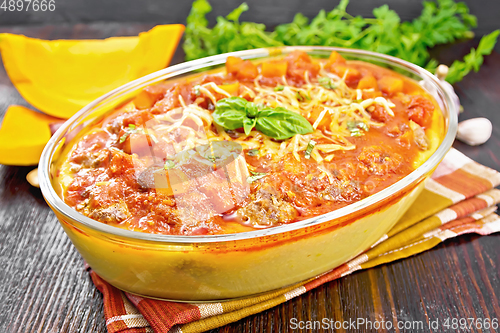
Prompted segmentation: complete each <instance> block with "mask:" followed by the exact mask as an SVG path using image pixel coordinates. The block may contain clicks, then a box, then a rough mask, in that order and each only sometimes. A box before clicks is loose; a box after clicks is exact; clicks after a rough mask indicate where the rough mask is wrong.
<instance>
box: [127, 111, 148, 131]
mask: <svg viewBox="0 0 500 333" xmlns="http://www.w3.org/2000/svg"><path fill="white" fill-rule="evenodd" d="M153 118H154V117H153V114H152V113H151V112H149V111H147V110H143V111H139V112H135V113H131V114H130V115H127V116H126V117H124V118H123V127H128V125H130V124H133V125H136V126H140V125H143V124H145V123H146V122H147V121H148V120H151V119H153Z"/></svg>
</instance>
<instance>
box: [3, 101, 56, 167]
mask: <svg viewBox="0 0 500 333" xmlns="http://www.w3.org/2000/svg"><path fill="white" fill-rule="evenodd" d="M60 121H61V119H58V118H54V117H50V116H47V115H44V114H41V113H39V112H36V111H33V110H30V109H28V108H26V107H24V106H20V105H11V106H9V108H8V109H7V112H6V113H5V116H4V118H3V122H2V126H1V127H0V163H1V164H7V165H35V164H38V160H39V159H40V155H41V154H42V151H43V148H44V147H45V144H46V143H47V142H48V141H49V139H50V136H51V131H50V124H51V123H57V122H60Z"/></svg>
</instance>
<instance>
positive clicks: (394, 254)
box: [90, 149, 500, 333]
mask: <svg viewBox="0 0 500 333" xmlns="http://www.w3.org/2000/svg"><path fill="white" fill-rule="evenodd" d="M499 184H500V173H499V172H497V171H495V170H492V169H490V168H487V167H485V166H483V165H480V164H478V163H476V162H474V161H472V160H471V159H469V158H468V157H466V156H465V155H463V154H462V153H460V152H458V151H457V150H455V149H452V150H450V152H449V153H448V154H447V155H446V157H445V158H444V160H443V162H442V163H441V164H440V165H439V166H438V168H437V169H436V171H435V173H434V175H433V176H432V179H430V180H429V181H428V183H427V184H426V187H425V189H424V191H423V192H422V194H421V195H420V196H419V197H418V199H417V200H416V202H415V203H414V204H413V206H412V207H411V208H410V209H409V211H408V212H407V213H406V214H405V215H404V216H403V218H401V220H400V221H399V222H398V223H397V224H396V225H395V227H394V228H393V229H392V230H391V231H389V233H388V234H387V235H384V237H382V238H381V239H380V240H379V241H378V242H377V243H376V244H374V245H373V246H372V247H371V248H370V249H368V250H367V251H365V252H364V253H363V254H361V255H359V256H358V257H356V258H354V259H353V260H351V261H350V262H347V263H345V264H343V265H341V266H339V267H337V268H335V269H333V270H331V271H329V272H326V273H325V274H322V275H320V276H317V277H315V278H312V279H310V280H308V281H305V282H301V283H299V284H297V285H295V286H290V287H288V288H286V289H281V290H279V291H274V292H270V293H267V294H263V295H262V294H261V295H258V296H253V297H252V296H251V297H248V298H245V299H238V300H234V301H231V300H229V301H225V302H221V303H206V304H186V303H175V302H166V301H158V300H153V299H147V298H143V297H138V296H135V295H130V294H128V293H124V292H122V291H120V290H118V289H116V288H114V287H112V286H111V285H109V284H108V283H106V282H105V281H103V280H102V279H101V278H100V277H99V276H97V274H95V273H94V272H92V271H91V273H90V274H91V277H92V280H93V281H94V284H95V285H96V287H97V288H98V289H99V290H100V291H101V292H102V294H103V296H104V316H105V317H106V325H107V328H108V331H109V333H115V332H123V333H125V332H126V333H139V332H186V333H187V332H203V331H206V330H209V329H213V328H216V327H220V326H224V325H226V324H228V323H231V322H235V321H237V320H240V319H242V318H244V317H247V316H250V315H252V314H255V313H259V312H261V311H264V310H267V309H269V308H272V307H274V306H276V305H278V304H281V303H283V302H286V301H288V300H290V299H291V298H294V297H297V296H298V295H301V294H303V293H305V292H307V291H308V290H311V289H313V288H316V287H317V286H320V285H322V284H323V283H326V282H329V281H332V280H335V279H338V278H340V277H342V276H345V275H348V274H351V273H352V272H354V271H357V270H361V269H365V268H369V267H374V266H377V265H380V264H384V263H388V262H391V261H394V260H398V259H402V258H406V257H409V256H412V255H414V254H417V253H420V252H423V251H425V250H428V249H430V248H432V247H434V246H436V245H437V244H439V243H440V242H442V241H444V240H446V239H448V238H453V237H456V236H458V235H461V234H465V233H477V234H480V235H488V234H491V233H494V232H498V231H500V217H499V216H498V215H496V214H495V213H494V211H495V210H496V204H497V203H498V202H500V190H497V189H494V187H496V186H498V185H499Z"/></svg>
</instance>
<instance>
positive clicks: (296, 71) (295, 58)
mask: <svg viewBox="0 0 500 333" xmlns="http://www.w3.org/2000/svg"><path fill="white" fill-rule="evenodd" d="M285 59H286V60H287V61H288V67H287V75H288V77H290V78H291V79H293V80H295V81H297V82H304V75H305V73H306V71H307V72H308V73H309V76H310V77H316V76H317V75H318V72H319V69H320V66H319V63H318V62H317V61H314V60H312V59H311V57H309V55H308V54H307V53H305V52H304V51H293V52H292V53H290V54H289V55H288V56H287V57H286V58H285Z"/></svg>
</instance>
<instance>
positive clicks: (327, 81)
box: [318, 76, 337, 89]
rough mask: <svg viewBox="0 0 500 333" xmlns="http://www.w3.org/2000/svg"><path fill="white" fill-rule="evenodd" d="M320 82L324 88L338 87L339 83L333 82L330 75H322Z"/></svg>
mask: <svg viewBox="0 0 500 333" xmlns="http://www.w3.org/2000/svg"><path fill="white" fill-rule="evenodd" d="M318 83H319V85H320V86H322V87H323V88H326V89H337V85H336V84H334V83H333V81H332V79H330V78H329V77H325V76H323V77H320V78H319V79H318Z"/></svg>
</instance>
